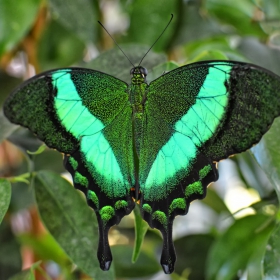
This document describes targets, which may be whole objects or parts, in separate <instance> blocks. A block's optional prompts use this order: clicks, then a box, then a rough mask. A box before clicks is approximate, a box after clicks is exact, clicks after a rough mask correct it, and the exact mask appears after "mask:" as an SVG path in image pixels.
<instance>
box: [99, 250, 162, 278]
mask: <svg viewBox="0 0 280 280" xmlns="http://www.w3.org/2000/svg"><path fill="white" fill-rule="evenodd" d="M132 251H133V249H132V247H131V246H126V245H117V246H112V254H113V256H114V267H115V271H116V277H120V278H121V277H125V278H128V277H129V278H133V277H137V278H139V277H144V276H149V275H152V274H155V273H157V272H158V271H160V270H161V268H160V265H159V263H158V261H157V260H155V259H154V258H153V257H151V256H150V255H148V254H147V253H145V252H144V251H142V252H141V254H140V256H139V258H138V260H137V262H136V263H134V264H132V263H131V256H132ZM102 279H103V278H102Z"/></svg>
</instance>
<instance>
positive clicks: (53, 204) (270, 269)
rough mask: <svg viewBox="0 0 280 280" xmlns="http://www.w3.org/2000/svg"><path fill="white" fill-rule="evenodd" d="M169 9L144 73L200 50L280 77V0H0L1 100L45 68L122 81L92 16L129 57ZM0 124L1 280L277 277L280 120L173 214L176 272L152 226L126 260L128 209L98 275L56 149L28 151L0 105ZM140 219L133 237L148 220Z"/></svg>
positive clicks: (140, 51)
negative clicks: (166, 265) (165, 261)
mask: <svg viewBox="0 0 280 280" xmlns="http://www.w3.org/2000/svg"><path fill="white" fill-rule="evenodd" d="M171 13H173V14H174V19H173V21H172V23H171V25H170V26H169V28H168V29H167V31H166V32H165V34H164V35H163V37H162V38H161V39H160V41H159V42H158V43H157V44H156V45H155V47H154V48H153V50H152V51H151V52H150V53H149V54H148V55H147V57H146V58H145V59H144V61H143V63H142V65H143V66H145V67H147V68H148V71H149V76H148V77H149V80H152V79H154V78H155V77H157V76H159V75H161V74H162V73H163V72H164V71H168V70H170V69H173V68H174V67H177V66H179V65H184V64H187V63H190V62H195V61H200V60H208V59H214V60H215V59H231V60H238V61H246V62H252V63H254V64H257V65H259V66H262V67H265V68H267V69H269V70H271V71H273V72H275V73H276V74H278V75H280V1H279V0H270V1H264V0H262V1H261V0H235V1H231V0H204V1H187V0H185V1H183V0H174V1H170V0H161V1H155V0H141V1H140V0H119V1H113V0H102V1H93V0H75V1H74V0H69V1H62V0H48V1H47V0H21V1H17V0H0V67H1V68H0V85H1V87H0V102H1V104H2V103H3V101H4V100H5V98H6V96H7V95H8V94H9V92H11V90H12V89H13V88H14V87H15V86H16V85H18V84H20V83H21V82H22V81H23V79H26V78H29V77H31V76H33V75H34V74H35V73H39V72H42V71H45V70H50V69H51V68H59V67H65V66H73V65H74V66H82V67H89V68H93V69H96V70H100V71H102V72H106V73H109V74H112V75H115V76H117V77H118V78H121V79H123V80H125V81H129V78H130V77H129V71H130V68H131V65H130V64H129V62H128V61H127V60H126V59H125V58H124V56H123V55H122V54H121V53H120V51H119V50H118V49H117V48H116V46H115V45H114V43H113V41H112V40H111V39H110V38H109V36H108V35H107V34H106V33H105V32H104V30H103V29H102V28H101V27H100V26H99V25H98V24H97V20H100V21H101V22H102V23H103V24H104V25H105V26H106V27H107V29H108V30H109V32H110V33H111V34H112V35H113V37H114V38H115V39H116V41H117V42H118V44H120V46H121V47H122V48H123V50H124V51H125V53H126V54H127V55H128V56H129V58H130V59H131V60H132V61H133V63H135V64H137V63H138V62H139V61H140V59H141V58H142V56H143V55H144V53H145V52H146V51H147V49H148V48H149V47H150V46H151V45H152V43H153V42H154V41H155V40H156V38H157V37H158V35H159V34H160V32H161V30H162V29H163V28H164V26H165V25H166V24H167V22H168V20H169V18H170V14H171ZM171 60H172V61H175V62H168V61H171ZM278 90H279V89H278ZM0 125H1V126H0V127H1V130H0V140H1V141H2V144H1V146H0V159H1V160H0V171H1V176H2V178H3V179H1V180H0V222H1V225H0V279H1V280H2V279H3V280H6V279H10V280H15V279H115V278H117V279H136V278H137V279H180V280H183V279H209V280H210V279H222V280H227V279H249V280H250V279H254V280H258V279H279V278H280V269H279V261H280V228H279V210H278V200H279V198H280V184H279V183H280V180H279V178H280V177H279V176H280V175H279V171H280V166H279V165H280V161H279V159H280V156H279V146H278V143H279V132H280V123H279V120H277V119H276V121H275V122H274V124H273V126H272V127H271V129H270V130H269V132H268V133H267V134H266V135H265V136H264V137H263V139H262V140H261V142H260V143H259V144H258V145H256V146H254V147H253V148H252V149H251V150H250V151H249V152H246V153H243V154H241V155H237V156H235V157H233V158H231V159H229V160H226V161H223V162H222V163H221V164H220V165H219V166H220V168H219V170H220V179H219V181H218V182H217V183H215V184H212V185H211V186H210V187H209V190H208V195H207V198H206V199H204V200H203V201H195V202H194V203H192V205H191V207H190V213H189V214H188V215H187V216H185V217H178V218H177V219H176V221H175V225H174V238H175V247H176V250H177V257H178V258H177V264H176V267H175V273H174V274H172V275H164V274H163V272H162V271H161V268H160V266H159V264H158V260H159V256H160V250H161V237H160V235H159V233H158V232H157V231H154V230H148V232H147V235H146V237H145V240H144V243H143V246H142V247H141V252H140V256H139V258H138V260H137V261H136V262H135V263H134V264H132V263H131V257H132V252H133V244H134V216H133V215H130V216H129V217H127V218H125V219H123V221H122V222H121V224H120V225H119V226H118V227H115V228H113V229H112V230H111V232H110V243H111V244H112V245H113V246H112V251H113V256H114V261H113V265H114V266H113V267H111V270H110V272H107V273H104V272H101V271H100V269H99V264H98V263H97V259H96V253H95V250H96V246H97V243H96V242H97V237H98V236H97V227H96V219H95V215H94V214H93V211H92V210H91V209H89V208H88V207H87V206H86V204H85V201H84V198H83V197H82V195H80V193H78V191H76V190H74V189H73V188H72V186H71V184H70V183H68V181H65V180H64V179H62V178H61V177H60V175H59V173H63V172H65V171H64V168H63V166H62V160H61V159H62V156H61V155H60V154H59V153H57V152H55V151H53V150H49V149H46V150H45V151H43V152H41V151H40V150H38V151H37V153H33V154H32V153H28V152H26V151H27V150H28V151H36V150H37V149H38V147H39V146H40V144H41V143H40V142H39V141H38V140H36V138H35V137H34V136H33V135H32V134H30V133H29V132H28V131H27V130H26V129H23V128H19V127H17V126H14V125H11V124H10V123H9V122H8V120H7V119H5V117H4V116H3V113H1V114H0ZM5 139H8V140H5ZM250 154H251V155H253V157H252V156H251V155H250ZM30 173H32V174H33V175H32V176H31V175H30ZM38 211H39V213H40V214H39V213H38ZM136 217H138V216H137V213H136ZM41 221H43V223H44V224H45V225H46V227H44V226H43V223H42V222H41ZM137 221H138V219H136V224H137V226H138V227H139V228H140V230H138V233H140V241H141V230H143V231H144V232H145V229H146V226H145V225H144V224H142V223H141V222H137ZM46 228H47V229H46ZM50 233H51V234H50ZM139 250H140V248H139V246H138V247H136V249H135V252H136V254H137V253H138V252H139ZM22 269H25V270H24V271H22ZM21 271H22V272H21Z"/></svg>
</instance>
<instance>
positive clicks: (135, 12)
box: [121, 0, 180, 65]
mask: <svg viewBox="0 0 280 280" xmlns="http://www.w3.org/2000/svg"><path fill="white" fill-rule="evenodd" d="M122 2H124V5H125V9H126V11H128V13H129V17H130V25H129V28H128V30H127V34H126V36H125V37H123V40H122V41H121V42H122V43H127V42H134V43H138V44H147V45H148V46H151V45H152V44H153V43H154V42H155V40H156V39H157V38H158V37H159V35H160V34H161V32H162V31H163V29H164V27H165V26H166V24H167V23H168V21H169V19H170V17H171V14H172V13H173V14H175V16H174V18H173V21H172V23H171V24H170V26H169V27H168V29H167V30H166V31H165V33H164V36H163V37H162V38H161V39H160V40H159V41H158V42H157V43H156V45H155V46H154V50H162V49H164V48H165V47H166V45H168V43H169V40H170V38H171V37H172V34H173V33H174V31H175V29H176V22H177V21H178V16H177V14H178V10H179V8H180V6H179V3H180V1H169V0H161V1H153V2H151V1H150V0H136V1H129V2H127V1H122ZM159 11H160V13H159ZM139 23H141V26H139ZM149 27H152V28H149ZM139 28H140V29H139ZM141 28H143V30H145V32H141ZM139 30H140V31H139ZM145 62H146V61H145ZM144 64H145V63H143V65H144Z"/></svg>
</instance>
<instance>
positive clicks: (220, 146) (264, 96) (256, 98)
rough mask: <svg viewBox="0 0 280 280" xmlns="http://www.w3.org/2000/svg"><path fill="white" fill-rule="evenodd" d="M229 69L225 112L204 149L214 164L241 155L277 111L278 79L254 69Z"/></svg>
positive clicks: (237, 66) (233, 64)
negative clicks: (227, 101) (222, 120)
mask: <svg viewBox="0 0 280 280" xmlns="http://www.w3.org/2000/svg"><path fill="white" fill-rule="evenodd" d="M225 63H228V65H230V66H231V67H232V68H231V74H230V79H229V81H228V91H229V92H230V95H231V97H230V101H229V108H228V110H227V115H226V118H225V120H224V123H223V126H222V127H221V129H220V130H219V132H218V133H217V134H216V137H215V138H214V139H213V140H212V141H209V143H207V144H206V146H205V153H206V154H207V156H209V158H211V159H212V160H214V161H219V160H221V159H224V158H227V157H228V156H230V155H232V154H235V153H240V152H243V151H245V150H247V149H249V148H251V147H252V145H253V144H256V143H258V142H259V141H260V139H261V138H262V136H263V135H264V133H265V132H266V131H267V130H268V129H269V127H270V125H271V124H272V122H273V120H274V118H276V117H277V116H279V111H280V103H279V98H280V78H279V76H277V75H275V74H274V73H272V72H270V71H268V70H266V69H264V68H261V67H258V66H256V65H251V64H246V63H241V62H225Z"/></svg>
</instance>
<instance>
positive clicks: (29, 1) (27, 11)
mask: <svg viewBox="0 0 280 280" xmlns="http://www.w3.org/2000/svg"><path fill="white" fill-rule="evenodd" d="M40 4H41V0H24V1H18V0H9V1H3V0H2V1H0V57H1V56H2V55H3V54H4V53H5V52H7V51H10V50H11V49H12V48H13V47H14V46H15V45H16V44H18V43H19V41H20V40H21V39H22V38H23V37H24V36H25V34H26V33H27V32H28V30H29V29H30V27H31V26H32V24H33V23H34V21H35V19H36V16H37V13H38V10H39V7H40Z"/></svg>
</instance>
